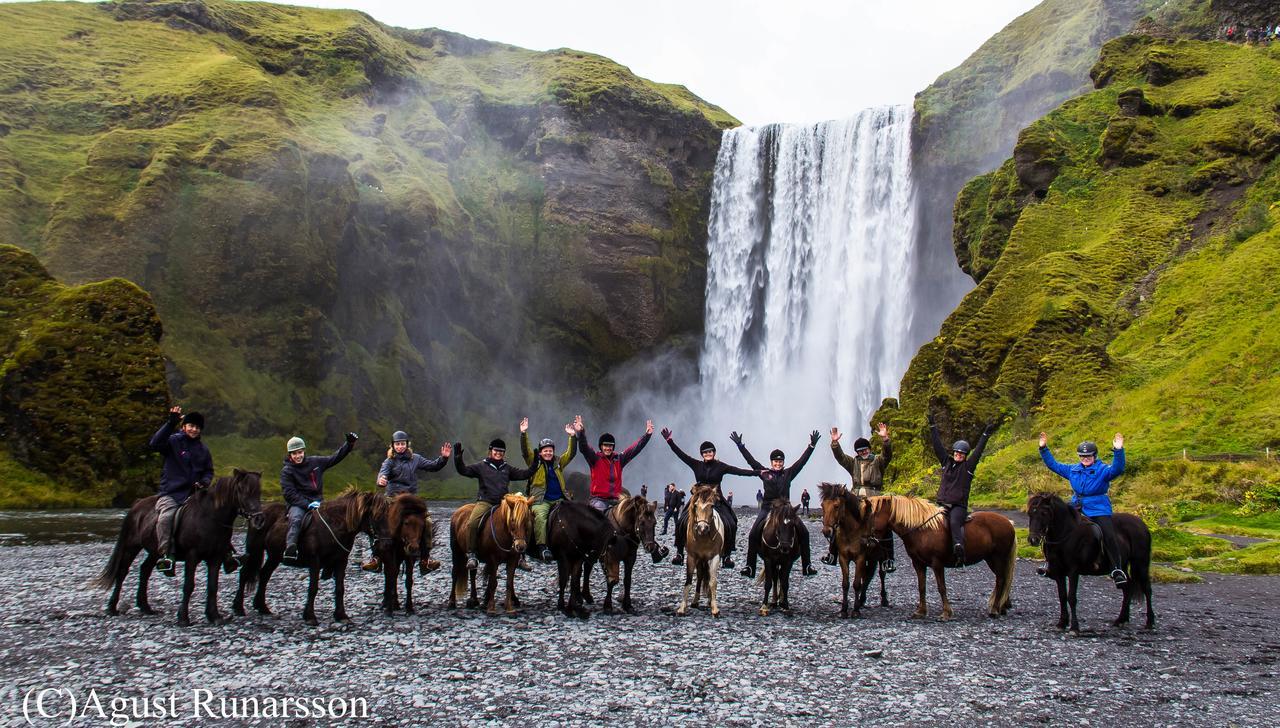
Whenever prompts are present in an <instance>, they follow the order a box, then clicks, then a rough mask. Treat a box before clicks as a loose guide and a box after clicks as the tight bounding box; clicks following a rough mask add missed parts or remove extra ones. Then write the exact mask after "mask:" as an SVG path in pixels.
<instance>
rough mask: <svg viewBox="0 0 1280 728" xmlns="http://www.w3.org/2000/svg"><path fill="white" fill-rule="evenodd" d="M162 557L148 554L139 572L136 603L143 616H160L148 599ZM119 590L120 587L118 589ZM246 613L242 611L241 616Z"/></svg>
mask: <svg viewBox="0 0 1280 728" xmlns="http://www.w3.org/2000/svg"><path fill="white" fill-rule="evenodd" d="M159 560H160V557H159V556H157V555H155V554H153V553H150V552H148V553H147V558H145V559H143V560H142V568H141V569H139V571H138V595H137V599H136V603H137V605H138V611H139V612H142V613H143V614H158V612H156V610H154V609H152V608H151V602H150V601H149V600H148V599H147V585H148V584H150V583H151V572H152V571H154V570H155V568H156V562H157V561H159ZM116 588H117V589H119V587H116ZM243 613H244V612H243V611H242V612H241V614H243Z"/></svg>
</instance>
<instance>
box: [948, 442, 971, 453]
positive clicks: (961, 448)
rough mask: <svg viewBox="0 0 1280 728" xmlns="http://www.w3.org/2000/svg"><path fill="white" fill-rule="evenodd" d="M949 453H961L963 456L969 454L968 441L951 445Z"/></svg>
mask: <svg viewBox="0 0 1280 728" xmlns="http://www.w3.org/2000/svg"><path fill="white" fill-rule="evenodd" d="M951 452H962V453H964V454H965V455H968V454H969V441H968V440H956V444H954V445H952V446H951Z"/></svg>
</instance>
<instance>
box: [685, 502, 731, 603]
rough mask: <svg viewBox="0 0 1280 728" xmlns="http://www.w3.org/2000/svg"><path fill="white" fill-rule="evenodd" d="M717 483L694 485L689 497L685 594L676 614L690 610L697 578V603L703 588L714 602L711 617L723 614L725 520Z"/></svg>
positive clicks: (686, 529) (695, 600)
mask: <svg viewBox="0 0 1280 728" xmlns="http://www.w3.org/2000/svg"><path fill="white" fill-rule="evenodd" d="M716 490H717V489H716V486H714V485H705V484H698V485H695V486H693V488H692V490H691V495H690V499H689V516H688V521H689V522H688V524H687V526H686V527H685V555H686V561H685V572H684V593H683V596H682V597H681V599H680V606H679V607H678V608H677V609H676V614H677V615H678V616H681V617H683V616H684V615H686V614H688V613H689V587H690V585H691V584H693V581H694V577H695V576H696V577H697V585H696V587H695V588H694V593H693V606H695V607H696V606H698V601H699V600H700V599H701V597H702V590H703V588H705V589H706V591H707V599H708V601H709V602H710V604H711V616H713V617H719V616H720V604H719V602H718V601H717V600H716V572H718V571H719V570H720V555H721V553H722V552H723V551H724V531H725V526H724V522H723V521H721V520H720V514H719V513H716V510H715V505H716Z"/></svg>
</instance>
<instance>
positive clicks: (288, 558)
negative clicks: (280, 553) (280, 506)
mask: <svg viewBox="0 0 1280 728" xmlns="http://www.w3.org/2000/svg"><path fill="white" fill-rule="evenodd" d="M306 514H307V509H305V508H301V507H299V506H289V530H288V531H286V532H285V535H284V561H285V562H286V563H296V562H297V560H298V535H299V534H300V533H301V532H302V519H303V517H304V516H306Z"/></svg>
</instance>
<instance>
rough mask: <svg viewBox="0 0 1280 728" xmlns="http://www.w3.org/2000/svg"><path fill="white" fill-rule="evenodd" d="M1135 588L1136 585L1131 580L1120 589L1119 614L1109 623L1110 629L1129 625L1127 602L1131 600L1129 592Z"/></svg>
mask: <svg viewBox="0 0 1280 728" xmlns="http://www.w3.org/2000/svg"><path fill="white" fill-rule="evenodd" d="M1135 587H1136V585H1135V584H1134V583H1133V579H1130V580H1129V581H1128V582H1127V583H1126V584H1125V585H1124V586H1123V587H1121V588H1120V599H1121V603H1120V614H1119V615H1118V616H1117V617H1116V619H1115V621H1114V622H1112V623H1111V626H1112V627H1123V626H1124V625H1126V624H1128V623H1129V602H1130V600H1132V598H1133V594H1132V591H1131V590H1133V589H1135Z"/></svg>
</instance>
